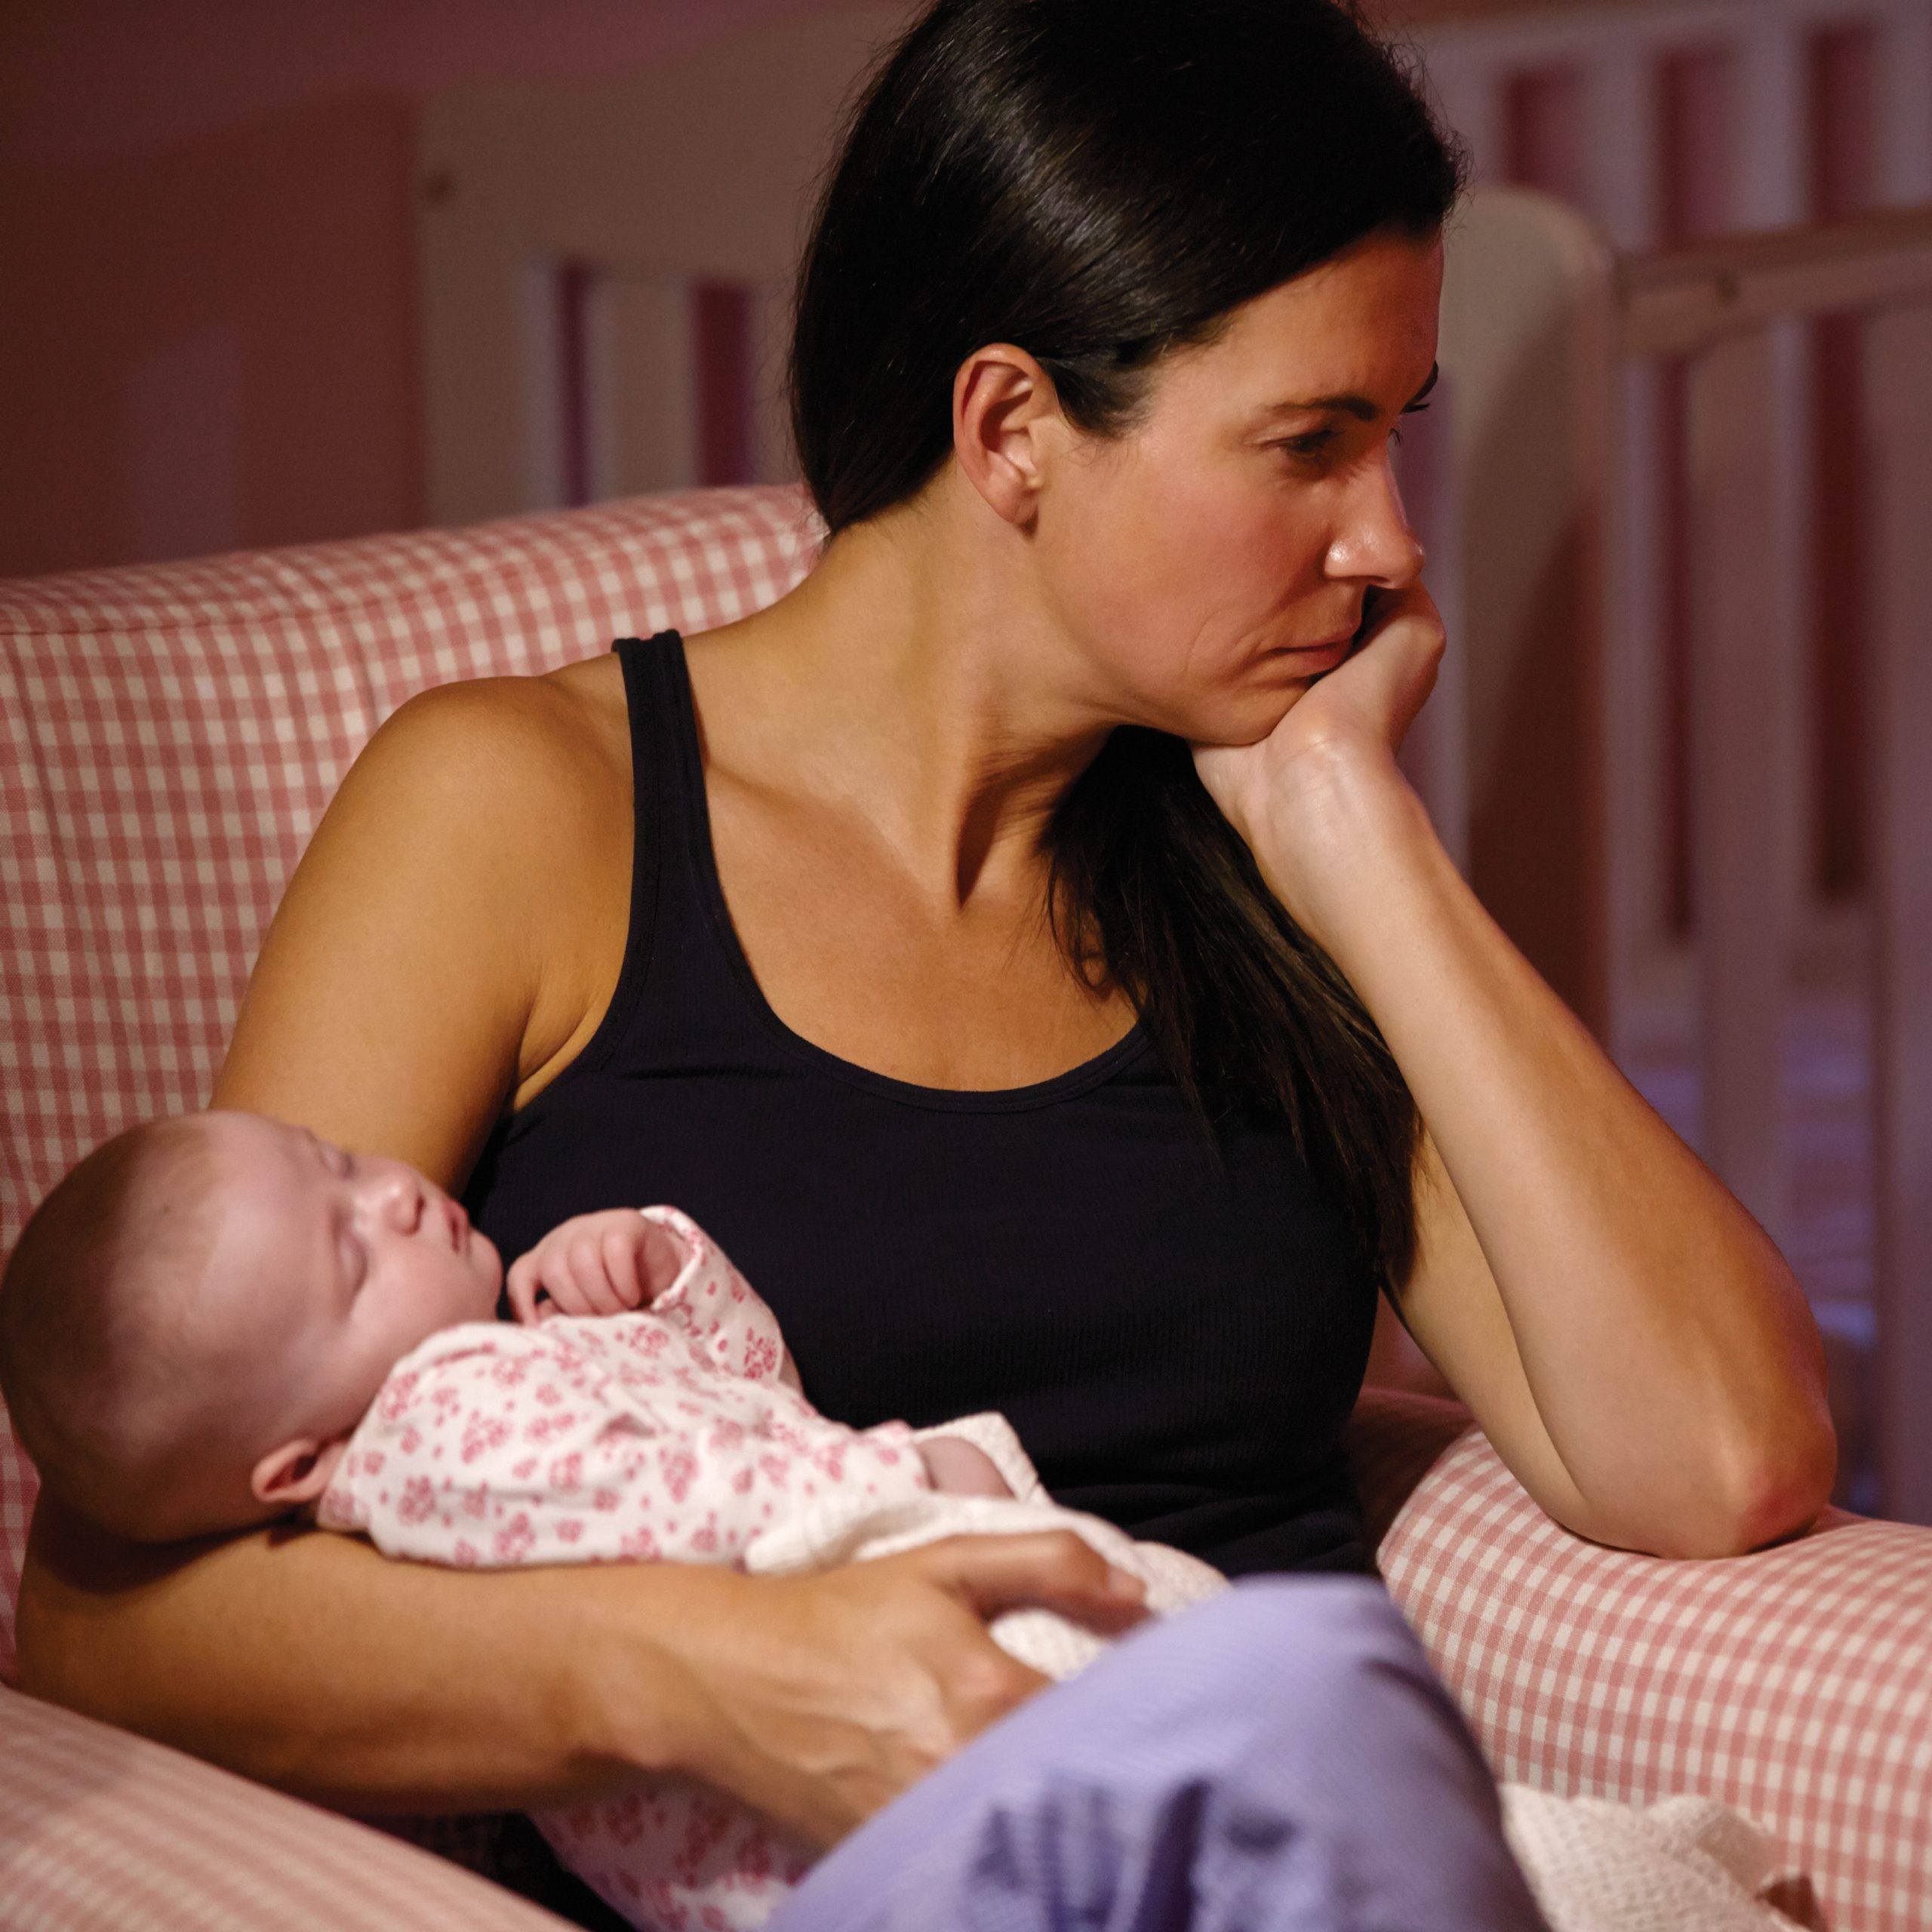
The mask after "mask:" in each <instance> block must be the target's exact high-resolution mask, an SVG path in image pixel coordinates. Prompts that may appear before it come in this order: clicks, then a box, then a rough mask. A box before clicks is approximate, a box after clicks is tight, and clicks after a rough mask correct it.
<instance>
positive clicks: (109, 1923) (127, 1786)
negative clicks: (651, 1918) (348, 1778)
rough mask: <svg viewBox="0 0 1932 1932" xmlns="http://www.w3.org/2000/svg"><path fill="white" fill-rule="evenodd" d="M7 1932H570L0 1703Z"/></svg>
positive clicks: (191, 1770) (333, 1826)
mask: <svg viewBox="0 0 1932 1932" xmlns="http://www.w3.org/2000/svg"><path fill="white" fill-rule="evenodd" d="M0 1899H4V1900H5V1902H6V1903H5V1909H4V1912H0V1918H5V1923H6V1924H7V1926H8V1928H9V1932H128V1927H159V1926H193V1927H195V1928H196V1932H260V1928H261V1927H264V1926H273V1927H275V1928H276V1932H444V1928H446V1927H451V1926H457V1925H460V1926H462V1927H463V1928H464V1932H561V1927H562V1925H563V1921H561V1919H558V1918H553V1917H552V1915H550V1914H549V1912H542V1911H540V1910H539V1909H537V1907H536V1906H533V1905H529V1904H527V1903H525V1901H524V1900H521V1899H518V1898H516V1897H512V1894H509V1893H508V1892H506V1891H504V1890H501V1889H500V1888H499V1887H497V1886H494V1885H492V1884H489V1883H488V1882H487V1881H485V1880H484V1879H482V1878H478V1877H476V1876H475V1875H473V1874H472V1873H470V1872H465V1871H463V1870H461V1869H459V1868H458V1867H457V1866H454V1865H452V1864H449V1863H445V1861H444V1860H441V1859H440V1858H435V1857H431V1856H430V1855H429V1854H428V1853H427V1852H424V1851H420V1850H417V1849H416V1848H415V1847H414V1846H412V1845H409V1844H404V1843H403V1842H401V1840H399V1839H398V1838H393V1837H391V1836H389V1835H386V1834H384V1833H383V1832H377V1831H373V1830H371V1829H369V1828H368V1826H365V1825H358V1824H356V1823H353V1822H352V1820H349V1819H347V1818H343V1817H338V1816H337V1815H336V1814H334V1813H333V1812H329V1811H324V1810H318V1809H317V1808H316V1807H315V1806H313V1805H310V1804H301V1803H300V1802H298V1801H297V1800H296V1799H294V1798H285V1797H284V1796H282V1795H281V1794H280V1793H279V1792H272V1791H269V1790H268V1789H266V1788H265V1787H264V1786H260V1785H257V1784H251V1783H248V1780H245V1779H243V1778H238V1777H234V1776H232V1775H231V1774H229V1773H228V1772H226V1771H222V1770H216V1769H215V1768H214V1766H212V1765H210V1764H202V1763H201V1762H199V1761H198V1760H196V1759H195V1758H189V1757H186V1756H184V1755H182V1753H180V1752H178V1751H171V1750H169V1749H167V1748H166V1746H163V1745H159V1744H155V1743H149V1741H148V1740H146V1739H145V1738H140V1737H133V1736H131V1734H129V1733H128V1732H126V1731H125V1730H115V1729H114V1728H112V1727H111V1726H109V1725H107V1724H97V1723H95V1722H94V1721H93V1720H92V1719H91V1718H83V1717H78V1716H76V1715H75V1714H74V1713H73V1712H71V1711H66V1710H61V1709H58V1708H57V1707H56V1706H54V1705H51V1704H45V1703H41V1702H39V1701H38V1700H37V1699H35V1698H32V1697H23V1696H22V1695H21V1694H20V1693H19V1692H18V1691H15V1690H5V1689H0Z"/></svg>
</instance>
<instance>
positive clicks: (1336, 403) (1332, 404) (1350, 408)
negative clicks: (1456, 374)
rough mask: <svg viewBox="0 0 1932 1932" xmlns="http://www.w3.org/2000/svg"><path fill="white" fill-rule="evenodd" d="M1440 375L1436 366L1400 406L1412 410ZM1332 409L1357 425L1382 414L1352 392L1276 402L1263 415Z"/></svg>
mask: <svg viewBox="0 0 1932 1932" xmlns="http://www.w3.org/2000/svg"><path fill="white" fill-rule="evenodd" d="M1441 374H1442V365H1441V364H1440V363H1438V364H1436V365H1435V366H1434V367H1433V368H1432V369H1431V370H1430V371H1429V380H1427V381H1426V383H1423V386H1422V387H1421V388H1420V389H1417V391H1416V392H1415V394H1414V395H1412V396H1411V397H1410V398H1409V399H1408V401H1407V402H1406V403H1404V405H1402V406H1403V408H1404V409H1413V408H1415V406H1416V405H1417V403H1419V402H1420V401H1422V400H1423V398H1424V397H1425V396H1426V395H1428V394H1429V391H1430V390H1431V389H1434V388H1435V385H1436V383H1437V381H1438V379H1439V378H1440V377H1441ZM1324 409H1332V410H1335V411H1339V412H1340V414H1342V415H1344V416H1352V417H1355V420H1357V421H1358V422H1359V423H1373V422H1374V420H1375V419H1376V418H1377V417H1378V416H1380V414H1382V411H1381V408H1380V406H1379V405H1377V403H1375V402H1374V401H1372V400H1371V398H1369V397H1367V396H1365V395H1355V393H1354V392H1352V391H1351V392H1349V393H1348V394H1346V395H1312V396H1309V397H1308V398H1306V400H1305V401H1300V402H1278V403H1275V404H1274V405H1272V407H1271V408H1269V409H1267V410H1266V411H1264V412H1263V413H1264V414H1266V415H1268V416H1271V417H1272V416H1296V415H1300V414H1303V413H1305V412H1306V411H1313V410H1324Z"/></svg>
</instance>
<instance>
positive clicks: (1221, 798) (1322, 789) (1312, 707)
mask: <svg viewBox="0 0 1932 1932" xmlns="http://www.w3.org/2000/svg"><path fill="white" fill-rule="evenodd" d="M1443 648H1444V635H1443V629H1442V619H1441V616H1440V614H1438V611H1437V610H1436V608H1435V599H1434V598H1432V597H1431V596H1430V595H1429V592H1427V591H1426V590H1425V589H1423V587H1422V586H1421V585H1420V584H1414V585H1411V586H1409V587H1408V588H1407V589H1401V590H1385V591H1371V592H1370V593H1369V603H1368V607H1367V617H1366V620H1365V621H1364V624H1363V626H1362V630H1361V636H1360V638H1359V639H1358V641H1357V643H1356V645H1355V648H1354V650H1353V651H1351V652H1350V654H1349V656H1348V657H1346V659H1344V660H1343V662H1342V663H1340V664H1338V665H1337V666H1336V667H1335V669H1334V670H1332V671H1331V672H1327V674H1326V675H1324V676H1322V677H1321V678H1317V679H1316V680H1315V681H1314V682H1313V683H1312V684H1311V685H1309V688H1308V689H1307V691H1306V692H1304V693H1303V695H1302V696H1301V697H1300V698H1299V699H1298V700H1297V701H1296V702H1295V703H1294V705H1292V706H1291V707H1290V709H1289V710H1288V712H1287V715H1286V716H1284V718H1282V720H1281V722H1280V723H1279V724H1277V725H1276V726H1275V728H1274V730H1273V731H1271V732H1270V733H1269V734H1268V736H1267V737H1265V738H1263V739H1261V740H1260V741H1259V742H1258V743H1254V744H1251V745H1196V746H1195V747H1194V764H1195V770H1196V771H1198V772H1199V773H1200V774H1201V783H1202V784H1203V785H1204V786H1206V787H1207V794H1208V795H1209V797H1211V798H1212V799H1213V800H1214V802H1215V804H1217V805H1219V806H1220V808H1221V810H1222V811H1223V812H1224V813H1226V815H1227V817H1228V820H1229V823H1231V824H1232V826H1234V828H1235V830H1236V831H1237V832H1239V833H1240V834H1241V837H1242V838H1244V840H1245V841H1247V844H1248V846H1249V848H1250V849H1251V850H1252V851H1254V854H1255V856H1256V857H1257V860H1259V861H1260V864H1261V866H1262V869H1263V872H1264V874H1265V875H1266V876H1267V878H1268V882H1269V885H1270V887H1271V888H1272V889H1273V890H1274V891H1275V893H1276V894H1278V896H1280V897H1281V900H1282V903H1283V904H1284V905H1285V906H1287V909H1288V911H1289V912H1291V914H1293V915H1294V917H1295V918H1297V919H1299V920H1300V921H1302V923H1303V924H1304V925H1305V926H1306V925H1308V924H1310V921H1311V919H1312V917H1313V916H1314V914H1315V903H1314V902H1315V897H1316V894H1315V884H1316V881H1315V878H1313V877H1312V875H1311V869H1322V870H1325V869H1327V868H1326V867H1325V866H1322V864H1321V861H1323V860H1327V859H1330V858H1343V857H1345V856H1346V854H1345V851H1343V848H1344V847H1346V844H1347V842H1348V840H1347V839H1346V838H1342V839H1341V841H1340V844H1338V842H1337V835H1338V834H1339V833H1340V832H1341V831H1342V826H1341V823H1340V821H1341V820H1342V818H1343V817H1344V816H1345V814H1343V813H1341V812H1340V811H1338V810H1337V806H1338V805H1339V804H1340V803H1341V801H1343V798H1348V799H1349V800H1350V801H1352V802H1353V803H1355V804H1360V803H1361V801H1362V800H1363V798H1364V794H1366V795H1370V796H1377V795H1380V796H1383V797H1385V798H1387V799H1389V800H1390V801H1395V800H1400V801H1401V803H1402V807H1403V809H1404V811H1414V810H1415V809H1416V801H1415V798H1414V794H1413V793H1412V792H1410V791H1409V789H1408V786H1407V782H1406V781H1405V780H1404V779H1403V777H1402V776H1401V772H1400V771H1398V769H1397V767H1396V764H1395V753H1396V752H1397V751H1398V749H1400V748H1401V743H1402V740H1403V739H1404V737H1407V735H1408V730H1409V727H1410V726H1411V724H1413V723H1414V721H1415V718H1416V714H1417V712H1420V710H1421V709H1422V708H1423V704H1424V703H1425V702H1426V700H1427V699H1428V697H1429V693H1430V691H1432V690H1433V689H1434V688H1435V674H1436V669H1437V667H1438V666H1439V665H1440V664H1441V661H1442V653H1443ZM1346 816H1349V817H1352V816H1353V814H1346Z"/></svg>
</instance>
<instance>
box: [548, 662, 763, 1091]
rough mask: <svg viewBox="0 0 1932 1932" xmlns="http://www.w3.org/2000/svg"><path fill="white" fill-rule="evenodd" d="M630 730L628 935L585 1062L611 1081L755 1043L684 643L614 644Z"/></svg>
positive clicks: (754, 1028) (587, 1050) (753, 1022)
mask: <svg viewBox="0 0 1932 1932" xmlns="http://www.w3.org/2000/svg"><path fill="white" fill-rule="evenodd" d="M611 648H612V649H613V650H614V651H616V653H617V661H618V663H620V665H621V666H623V675H624V700H625V705H626V709H627V711H628V713H629V721H630V738H631V774H632V780H631V784H632V815H633V816H632V826H633V829H632V852H633V854H634V855H635V856H634V857H633V860H632V875H631V906H630V926H629V936H628V938H627V940H626V945H625V950H624V963H623V968H622V971H620V974H619V977H618V983H617V988H616V990H615V992H614V993H613V995H612V997H611V1006H610V1009H609V1011H608V1014H607V1015H606V1017H605V1023H604V1024H603V1025H601V1026H600V1027H599V1028H598V1033H597V1035H596V1036H595V1038H593V1040H592V1042H591V1044H590V1045H589V1048H586V1053H585V1055H584V1056H583V1057H586V1058H589V1057H594V1058H595V1060H598V1062H600V1063H608V1065H610V1066H611V1069H612V1070H613V1071H622V1070H623V1069H626V1068H629V1069H635V1068H637V1067H639V1066H645V1065H658V1064H663V1063H666V1062H667V1061H669V1062H678V1061H681V1060H684V1059H685V1058H686V1057H687V1056H688V1055H696V1056H698V1057H703V1056H704V1055H706V1054H712V1053H714V1052H715V1051H718V1049H719V1048H721V1046H723V1045H724V1044H727V1043H728V1042H742V1043H743V1044H749V1043H750V1041H751V1038H752V1036H753V1035H755V1033H756V1032H757V1031H758V1029H757V1028H756V1026H755V1021H754V1018H753V1016H752V1014H750V1013H749V1012H748V1011H746V1001H745V997H744V995H743V991H742V989H740V986H739V985H738V983H737V974H736V972H735V971H734V968H735V965H736V961H735V960H734V958H733V955H732V954H731V950H730V949H729V948H728V946H725V945H724V943H723V941H722V940H721V937H720V935H719V934H718V931H717V924H718V919H717V916H716V915H715V910H714V909H713V907H712V903H711V902H712V897H713V896H714V894H713V893H712V890H711V860H710V843H711V821H710V814H709V809H708V808H707V806H706V801H705V795H704V759H703V752H702V749H701V748H700V744H699V742H698V731H697V711H696V709H695V707H694V703H693V700H692V697H691V674H690V672H689V671H688V669H687V667H686V665H685V644H684V639H683V638H681V636H680V635H678V632H675V631H674V630H666V631H660V632H657V634H656V635H654V636H651V637H648V638H635V637H627V638H619V639H618V640H617V641H616V643H614V645H612V646H611Z"/></svg>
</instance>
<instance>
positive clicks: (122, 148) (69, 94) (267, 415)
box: [0, 0, 824, 576]
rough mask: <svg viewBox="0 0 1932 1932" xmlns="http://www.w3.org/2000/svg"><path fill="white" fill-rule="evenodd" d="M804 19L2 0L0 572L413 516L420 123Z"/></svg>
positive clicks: (808, 0) (663, 10)
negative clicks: (449, 102) (465, 97)
mask: <svg viewBox="0 0 1932 1932" xmlns="http://www.w3.org/2000/svg"><path fill="white" fill-rule="evenodd" d="M814 4H824V0H542V4H540V5H531V4H530V0H12V4H11V5H5V6H0V576H11V575H15V574H21V573H25V572H30V571H51V570H63V569H69V568H75V567H78V566H84V565H97V564H108V563H119V562H125V561H130V560H132V559H137V558H164V557H171V556H181V555H191V554H193V553H195V552H202V551H207V550H213V549H224V548H233V547H235V546H252V545H257V544H267V543H288V542H293V541H297V540H303V539H307V538H317V537H342V536H349V535H353V534H358V533H360V532H362V531H371V530H378V529H388V528H399V527H403V526H406V525H410V524H412V523H414V522H417V521H420V519H421V514H422V509H421V503H422V496H421V480H420V472H421V462H420V424H419V415H420V411H419V403H418V396H417V376H416V344H415V323H414V288H413V284H412V272H413V271H412V266H411V264H412V255H413V240H412V228H413V216H412V211H411V193H412V179H411V152H412V141H413V128H414V115H415V112H416V108H417V103H419V102H420V100H421V99H422V98H423V96H424V95H425V94H426V93H428V92H429V91H432V90H433V89H435V88H440V87H443V86H446V85H450V84H451V83H453V82H460V81H464V80H468V79H472V78H487V77H490V76H497V75H545V74H581V73H589V72H598V71H600V70H604V69H615V68H620V67H624V66H637V65H641V64H644V63H648V62H650V61H652V60H660V59H663V58H664V57H666V56H668V55H670V54H675V53H678V52H681V51H684V50H685V49H686V48H690V47H691V46H693V45H696V44H697V43H698V42H700V41H702V40H703V39H706V38H711V37H713V36H715V35H721V34H724V33H726V32H730V31H731V30H732V29H734V28H736V27H738V26H743V25H746V24H749V23H752V22H754V21H756V20H765V19H772V18H775V17H778V16H780V15H781V14H787V13H795V12H800V11H804V10H805V9H806V8H808V7H809V6H811V5H814Z"/></svg>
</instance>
